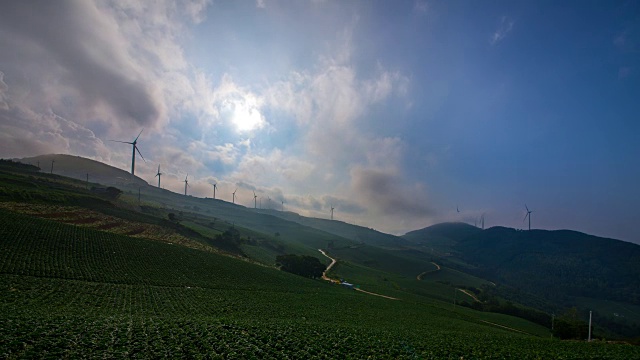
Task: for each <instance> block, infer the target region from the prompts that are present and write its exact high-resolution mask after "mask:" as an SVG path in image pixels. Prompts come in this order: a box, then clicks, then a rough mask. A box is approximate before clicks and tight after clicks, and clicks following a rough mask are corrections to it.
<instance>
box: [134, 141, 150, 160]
mask: <svg viewBox="0 0 640 360" xmlns="http://www.w3.org/2000/svg"><path fill="white" fill-rule="evenodd" d="M133 147H134V148H135V149H136V151H137V152H138V154H140V157H141V158H142V160H143V161H144V162H147V160H145V159H144V156H142V153H141V152H140V150H138V147H137V146H135V145H133Z"/></svg>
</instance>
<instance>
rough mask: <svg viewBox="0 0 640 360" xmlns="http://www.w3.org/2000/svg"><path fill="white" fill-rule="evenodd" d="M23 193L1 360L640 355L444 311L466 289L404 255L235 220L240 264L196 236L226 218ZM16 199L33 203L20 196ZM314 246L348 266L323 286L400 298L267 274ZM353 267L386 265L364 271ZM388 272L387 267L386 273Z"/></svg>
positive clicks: (1, 241) (10, 247)
mask: <svg viewBox="0 0 640 360" xmlns="http://www.w3.org/2000/svg"><path fill="white" fill-rule="evenodd" d="M18 180H19V177H16V180H15V181H14V183H11V184H9V185H6V184H7V182H5V187H4V194H9V197H11V196H13V194H15V193H16V190H15V189H16V187H14V185H15V184H17V185H16V186H18V187H20V186H22V185H20V183H19V181H18ZM33 182H34V183H36V184H37V186H36V187H34V188H33V189H32V190H28V189H27V190H20V191H21V192H20V194H21V196H20V197H19V201H20V202H13V201H4V202H0V294H1V295H0V357H2V358H9V359H18V358H77V357H87V358H122V357H134V358H176V357H187V358H220V359H234V358H256V359H258V358H259V359H282V358H301V359H302V358H303V359H314V358H315V359H332V358H345V359H348V358H354V359H360V358H382V359H384V358H389V359H397V358H407V359H414V358H422V359H447V358H451V359H460V358H478V359H482V358H523V359H526V358H530V359H552V358H580V359H589V358H611V359H629V358H638V357H640V350H638V349H639V348H638V347H634V346H630V345H621V344H607V343H605V342H602V341H598V342H594V343H584V342H562V341H558V340H552V339H551V338H550V336H549V332H548V329H546V328H544V327H541V326H539V325H535V324H533V323H530V322H528V321H525V320H522V319H519V318H514V317H510V316H506V315H500V314H488V313H480V312H477V311H474V310H471V309H468V308H464V307H460V306H453V305H452V304H451V301H450V298H451V297H452V296H454V292H455V290H454V288H453V287H451V286H449V285H447V284H445V283H443V282H446V281H456V282H461V283H468V284H470V285H475V284H477V282H478V281H479V280H477V279H475V278H472V277H470V276H467V275H465V274H458V273H457V272H455V271H449V270H446V268H445V270H443V271H442V272H438V273H430V276H432V277H433V279H429V276H426V277H425V279H423V280H422V281H418V280H417V279H416V275H417V274H418V273H417V272H416V270H419V271H420V272H422V271H428V270H432V269H433V268H434V265H432V264H431V263H430V262H425V263H424V265H425V266H421V264H420V262H419V261H417V260H416V258H415V257H414V256H413V255H412V254H411V253H406V254H405V253H397V254H396V255H394V256H391V257H390V258H389V259H385V258H384V256H383V253H381V252H380V251H379V250H376V248H369V247H367V248H365V251H363V252H362V253H360V254H359V253H357V249H358V248H359V247H358V246H353V243H352V242H350V241H348V240H345V239H340V238H336V236H335V235H330V234H326V233H322V232H320V231H318V230H314V229H306V230H305V231H303V232H301V234H305V235H308V236H310V237H312V238H313V240H312V241H309V242H308V243H306V242H303V241H299V242H295V241H294V239H295V234H296V232H297V231H298V230H297V229H300V228H303V227H302V226H300V225H297V224H291V223H286V222H282V220H278V219H275V218H274V219H275V220H274V223H273V224H269V223H264V222H260V221H258V220H257V219H258V218H257V217H256V218H252V217H251V216H250V215H248V213H243V214H242V216H238V217H237V218H236V219H241V220H245V223H246V224H248V227H247V228H243V227H239V229H240V233H241V234H242V236H243V237H245V238H246V239H248V238H250V239H252V240H251V241H247V242H246V243H243V244H242V249H245V251H246V252H247V253H248V254H249V255H250V256H254V258H253V259H252V258H247V257H242V256H238V255H233V256H230V254H228V253H225V252H223V251H219V250H217V249H215V248H213V247H211V244H212V243H211V242H210V241H208V240H207V239H211V237H213V236H216V235H218V234H219V233H220V232H221V231H223V230H225V227H226V226H228V224H229V223H228V221H229V220H228V219H225V220H224V221H223V220H220V219H219V218H218V220H215V218H211V217H209V218H206V217H205V216H204V215H203V214H202V212H200V213H187V212H184V213H183V214H182V215H181V216H182V221H184V225H178V224H175V223H171V224H169V225H170V226H163V224H166V221H161V220H160V219H159V218H156V217H154V215H150V213H149V212H147V213H139V216H137V215H136V214H137V213H136V212H135V211H132V210H131V207H130V206H125V207H119V206H103V205H100V204H99V205H100V206H96V205H95V202H91V201H86V200H83V199H87V198H90V197H91V196H92V195H91V194H90V193H86V194H85V193H83V192H82V191H77V194H75V195H74V197H73V198H74V199H77V200H79V201H75V202H74V205H72V206H70V205H69V204H66V203H65V202H64V201H61V200H60V198H65V197H67V196H68V194H67V192H68V190H65V185H64V179H61V180H60V181H59V182H58V183H57V184H58V185H56V186H58V190H56V191H57V193H58V195H57V196H56V197H55V198H51V197H49V198H47V196H46V195H47V193H46V191H45V190H46V184H44V185H43V183H42V182H38V179H37V178H36V179H35V180H34V181H33ZM60 184H62V185H60ZM66 186H75V185H74V184H73V183H72V182H71V185H66ZM26 188H27V187H26V186H22V189H26ZM30 191H36V192H37V193H39V194H42V196H40V197H38V198H37V199H33V198H32V199H31V200H28V199H29V198H30V196H31V195H30ZM25 199H27V200H25ZM5 200H6V199H5ZM83 203H88V204H92V205H85V206H82V205H81V204H83ZM225 206H226V205H225ZM239 211H244V210H242V209H240V210H239ZM158 212H159V213H160V214H162V211H158ZM258 215H259V216H262V215H261V214H258ZM214 222H215V226H214V225H212V223H214ZM252 224H253V225H252ZM256 228H258V229H259V228H262V229H265V232H260V231H258V230H256ZM267 231H268V232H267ZM276 231H279V233H280V235H275V234H274V233H275V232H276ZM272 234H273V235H272ZM189 235H193V238H192V237H190V236H189ZM327 239H337V240H338V241H335V242H334V243H335V244H336V245H337V246H340V248H339V249H337V250H336V251H335V252H337V253H339V252H341V253H343V256H344V257H345V258H347V259H350V261H347V260H342V259H340V261H339V262H338V264H337V266H336V267H335V269H334V270H332V272H335V274H334V275H338V276H346V277H348V278H350V279H354V280H357V281H359V282H360V284H361V285H362V287H363V288H365V289H366V290H370V291H374V292H380V293H383V294H385V295H391V296H394V297H398V298H399V299H401V300H400V301H391V300H388V299H385V298H381V297H377V296H370V295H368V294H364V293H359V292H355V291H350V290H347V289H345V288H342V287H340V286H337V285H333V284H330V283H329V282H325V281H322V280H312V279H306V278H302V277H298V276H295V275H291V274H288V273H285V272H282V271H279V270H277V269H276V268H274V267H273V265H272V264H269V259H270V258H271V257H275V256H276V255H277V254H279V253H280V251H282V249H302V250H303V251H301V252H302V253H313V254H315V255H316V256H317V248H316V249H315V250H314V249H313V248H312V247H313V246H318V245H322V244H325V243H326V241H327ZM178 240H180V241H178ZM274 244H275V245H274ZM256 260H258V261H256ZM323 260H327V259H323ZM405 260H406V261H405ZM367 261H370V263H369V265H375V262H379V263H380V264H383V262H384V261H386V263H384V264H383V265H384V266H381V269H374V268H371V267H368V266H366V265H365V264H363V263H364V262H367ZM258 262H261V263H262V264H258ZM403 262H404V263H403ZM390 263H396V264H398V266H400V269H401V270H402V271H400V272H399V273H395V272H393V271H391V270H393V269H392V268H393V266H390V265H389V264H390ZM435 280H437V281H435ZM438 281H440V282H438ZM452 290H453V291H452ZM456 296H459V298H458V299H459V300H463V299H464V296H465V295H464V294H462V293H459V294H457V295H456ZM466 300H468V301H471V300H470V299H466Z"/></svg>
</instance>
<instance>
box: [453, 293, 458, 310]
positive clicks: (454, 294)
mask: <svg viewBox="0 0 640 360" xmlns="http://www.w3.org/2000/svg"><path fill="white" fill-rule="evenodd" d="M457 300H458V289H456V288H453V308H454V309H455V308H456V302H457Z"/></svg>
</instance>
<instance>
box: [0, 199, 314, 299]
mask: <svg viewBox="0 0 640 360" xmlns="http://www.w3.org/2000/svg"><path fill="white" fill-rule="evenodd" d="M0 273H5V274H19V275H30V276H40V277H56V278H65V279H77V280H87V281H95V282H114V283H131V284H153V285H159V286H191V287H215V288H220V287H224V288H246V289H255V288H265V287H267V288H273V287H274V286H275V287H277V286H284V287H286V285H287V283H294V284H295V285H296V286H297V287H309V286H312V287H317V286H318V284H315V283H313V282H309V281H303V280H299V279H297V278H296V277H293V276H290V275H287V274H283V273H282V272H279V271H277V270H275V269H269V268H264V267H259V266H248V264H247V263H246V262H244V261H240V260H237V259H233V258H229V257H226V256H221V255H217V254H212V253H207V252H202V251H198V250H193V249H188V248H185V247H182V246H178V245H170V244H163V243H159V242H155V241H149V240H145V239H136V238H131V237H127V236H121V235H116V234H110V233H105V232H102V231H97V230H92V229H88V228H84V227H79V226H74V225H67V224H62V223H57V222H53V221H48V220H42V219H38V218H34V217H31V216H27V215H21V214H15V213H12V212H8V211H6V210H0Z"/></svg>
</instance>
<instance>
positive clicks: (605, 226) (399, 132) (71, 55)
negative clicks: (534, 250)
mask: <svg viewBox="0 0 640 360" xmlns="http://www.w3.org/2000/svg"><path fill="white" fill-rule="evenodd" d="M0 46H1V47H2V49H4V50H3V51H1V52H0V72H1V76H0V128H1V129H2V131H1V132H0V140H1V141H0V156H3V157H21V156H31V155H38V154H44V153H69V154H73V155H80V156H86V157H90V158H94V159H97V160H100V161H104V162H106V163H109V164H111V165H114V166H117V167H119V168H122V169H128V168H129V164H130V149H129V148H128V147H126V146H124V147H123V146H120V145H121V144H118V143H114V142H109V141H107V140H108V139H119V140H125V141H131V139H132V138H133V137H134V136H135V135H136V134H137V133H138V132H139V131H140V130H141V129H143V128H144V132H143V134H142V136H141V137H140V140H139V148H140V151H141V152H142V154H143V155H144V156H145V158H146V160H147V162H146V163H144V162H141V161H138V162H136V174H137V175H139V176H141V177H143V178H144V179H147V180H148V181H149V182H150V183H152V184H155V181H154V179H153V176H154V175H155V170H156V169H157V165H158V164H161V166H162V169H163V172H164V173H165V176H164V177H163V184H164V187H165V188H167V189H172V190H174V191H176V192H181V191H182V189H183V187H182V183H181V181H182V180H183V179H184V177H185V176H186V174H187V173H188V174H189V178H190V182H189V183H190V185H192V187H191V191H192V193H193V195H196V196H203V197H204V196H208V197H211V196H212V186H211V185H210V184H211V183H214V182H215V183H217V184H218V197H220V198H222V199H226V200H229V201H230V200H231V192H233V191H234V190H235V189H236V188H237V189H238V192H237V196H238V201H237V202H238V203H240V204H243V205H246V206H253V191H255V192H256V193H257V194H258V196H259V197H263V203H262V204H263V206H267V205H268V200H267V199H268V198H271V199H272V202H271V203H272V205H273V207H274V208H275V207H276V206H275V204H276V203H277V204H278V205H281V202H282V201H285V208H286V209H288V210H291V211H296V212H298V213H301V214H303V215H309V216H317V217H329V214H330V207H331V206H332V205H333V206H334V207H335V208H336V210H335V218H336V219H340V220H344V221H347V222H351V223H355V224H359V225H363V226H368V227H372V228H375V229H377V230H381V231H385V232H390V233H394V234H402V233H404V232H407V231H410V230H414V229H418V228H422V227H425V226H428V225H431V224H434V223H438V222H442V221H466V222H469V223H474V222H475V221H476V219H477V218H479V217H480V216H481V215H482V214H485V219H486V225H487V226H495V225H502V226H509V227H516V228H524V227H525V226H526V224H525V223H524V222H523V221H522V219H523V218H524V215H525V204H527V205H528V206H529V207H530V208H531V209H532V210H533V213H532V226H533V227H535V228H542V229H574V230H578V231H583V232H588V233H592V234H595V235H600V236H607V237H614V238H619V239H623V240H627V241H633V242H637V243H640V230H638V229H637V226H636V225H635V223H636V222H637V221H636V220H637V216H638V211H637V210H636V204H638V203H640V191H639V190H638V188H637V184H640V165H639V162H638V160H637V157H638V155H640V145H638V141H637V140H636V139H637V138H638V134H639V133H640V125H639V121H638V114H640V101H639V96H638V94H640V81H639V80H640V3H639V2H638V1H620V2H608V1H588V2H587V1H576V2H571V1H563V2H557V1H328V0H327V1H321V0H317V1H275V0H261V1H203V0H194V1H181V2H171V1H157V2H154V3H153V4H151V3H148V2H138V1H133V0H120V1H96V2H91V1H63V2H58V3H55V4H53V3H47V2H45V3H31V2H29V1H22V2H14V3H9V2H5V3H3V4H2V5H0ZM456 208H458V209H460V212H458V211H457V210H456Z"/></svg>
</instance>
